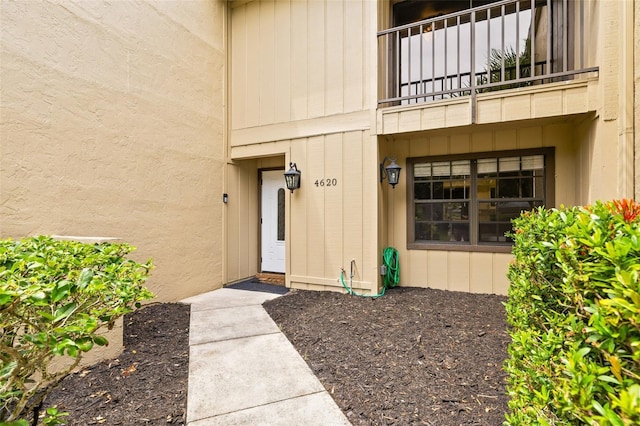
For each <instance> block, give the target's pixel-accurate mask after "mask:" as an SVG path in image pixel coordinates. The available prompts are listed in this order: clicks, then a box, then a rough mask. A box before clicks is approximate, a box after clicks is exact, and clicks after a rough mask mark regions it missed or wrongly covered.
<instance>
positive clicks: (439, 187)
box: [433, 182, 449, 200]
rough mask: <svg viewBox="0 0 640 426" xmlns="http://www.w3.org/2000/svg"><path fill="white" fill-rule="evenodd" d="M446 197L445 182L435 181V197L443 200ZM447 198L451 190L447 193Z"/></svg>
mask: <svg viewBox="0 0 640 426" xmlns="http://www.w3.org/2000/svg"><path fill="white" fill-rule="evenodd" d="M444 198H445V191H444V183H443V182H434V183H433V199H434V200H443V199H444ZM446 198H449V192H448V191H447V193H446Z"/></svg>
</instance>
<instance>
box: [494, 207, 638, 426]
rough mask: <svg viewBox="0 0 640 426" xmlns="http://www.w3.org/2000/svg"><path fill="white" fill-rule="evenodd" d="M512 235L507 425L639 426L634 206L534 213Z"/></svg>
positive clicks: (523, 218)
mask: <svg viewBox="0 0 640 426" xmlns="http://www.w3.org/2000/svg"><path fill="white" fill-rule="evenodd" d="M514 229H515V232H514V233H513V235H512V237H513V238H514V241H515V245H514V249H513V252H514V255H515V259H514V261H513V262H512V264H511V265H510V267H509V272H508V274H509V280H510V281H511V285H510V288H509V298H508V301H507V303H506V310H507V318H508V321H509V323H510V325H511V326H512V329H511V331H510V334H511V338H512V342H511V344H510V345H509V358H508V360H507V361H506V362H505V369H506V370H507V372H508V374H509V378H508V387H507V388H508V392H509V396H510V402H509V408H510V413H509V414H508V415H507V423H508V424H512V425H531V424H539V425H570V424H571V425H572V424H590V425H631V424H634V425H635V424H640V280H639V277H638V273H639V271H640V206H639V205H637V204H635V203H634V202H632V201H627V200H622V201H612V202H607V203H600V202H598V203H596V204H595V205H593V206H590V207H586V208H579V207H574V208H562V209H559V210H556V209H554V210H544V209H539V210H536V211H533V212H526V213H523V214H522V215H521V216H520V217H519V218H518V219H516V220H514Z"/></svg>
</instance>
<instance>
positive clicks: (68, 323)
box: [0, 237, 153, 424]
mask: <svg viewBox="0 0 640 426" xmlns="http://www.w3.org/2000/svg"><path fill="white" fill-rule="evenodd" d="M131 251H133V248H132V247H131V246H129V245H127V244H93V245H90V244H83V243H78V242H73V241H56V240H53V239H52V238H49V237H32V238H26V239H23V240H21V241H12V240H5V241H0V333H1V334H0V336H1V340H0V360H1V361H2V364H1V365H0V398H1V399H0V403H1V405H0V423H2V422H4V421H6V422H14V421H17V423H16V424H26V423H27V422H26V420H25V417H27V415H28V413H33V414H34V416H37V414H38V411H39V410H40V407H41V405H42V401H43V400H44V398H45V397H46V395H47V394H48V393H49V392H50V391H51V390H52V389H53V388H54V387H55V386H56V385H57V384H58V383H59V382H60V381H61V380H62V379H63V378H64V377H65V376H67V375H68V374H70V372H71V371H72V370H73V369H74V368H75V367H76V366H77V365H78V364H79V362H80V360H81V359H82V356H83V354H84V353H85V352H88V351H89V350H91V349H92V348H93V346H94V345H99V346H102V345H107V344H108V342H107V340H106V339H105V338H104V337H103V336H101V335H99V334H97V332H98V331H99V330H101V329H105V328H107V329H111V328H112V327H113V325H114V322H115V321H116V320H117V319H118V318H119V317H121V316H122V315H124V314H126V313H128V312H131V311H132V310H133V309H134V308H135V307H139V306H140V302H141V301H142V300H145V299H150V298H151V297H153V296H152V294H151V293H150V292H149V291H148V290H147V289H145V288H144V287H143V286H142V284H143V283H144V281H145V280H146V278H147V276H148V274H149V271H150V269H151V263H150V262H147V263H145V264H139V263H136V262H134V261H132V260H128V259H127V258H126V256H127V255H128V254H129V253H130V252H131ZM63 355H66V356H68V357H69V358H67V360H69V362H67V363H66V365H64V367H62V368H60V367H54V366H53V365H52V364H53V360H54V359H61V358H62V356H63ZM47 415H48V420H47V421H46V422H45V423H46V424H58V421H57V418H59V417H60V416H62V415H63V414H62V413H59V412H58V411H57V410H56V409H55V408H50V409H49V410H47ZM18 419H21V420H18ZM3 424H4V423H3Z"/></svg>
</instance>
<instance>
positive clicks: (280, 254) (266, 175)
mask: <svg viewBox="0 0 640 426" xmlns="http://www.w3.org/2000/svg"><path fill="white" fill-rule="evenodd" d="M285 191H286V188H285V183H284V174H283V171H282V170H272V171H263V172H262V200H261V204H262V207H261V209H262V211H261V215H262V218H261V225H260V229H261V234H262V235H261V240H262V250H261V257H262V262H261V270H262V272H281V273H284V271H285V267H284V199H285Z"/></svg>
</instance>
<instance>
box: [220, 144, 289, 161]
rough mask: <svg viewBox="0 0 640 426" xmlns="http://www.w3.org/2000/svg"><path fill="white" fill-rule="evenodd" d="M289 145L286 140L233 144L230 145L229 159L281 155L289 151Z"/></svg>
mask: <svg viewBox="0 0 640 426" xmlns="http://www.w3.org/2000/svg"><path fill="white" fill-rule="evenodd" d="M289 147H290V142H289V141H288V140H284V141H278V142H266V143H256V144H252V145H244V146H235V147H231V159H232V160H240V159H250V158H260V157H272V156H274V155H283V154H286V153H287V152H289Z"/></svg>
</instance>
